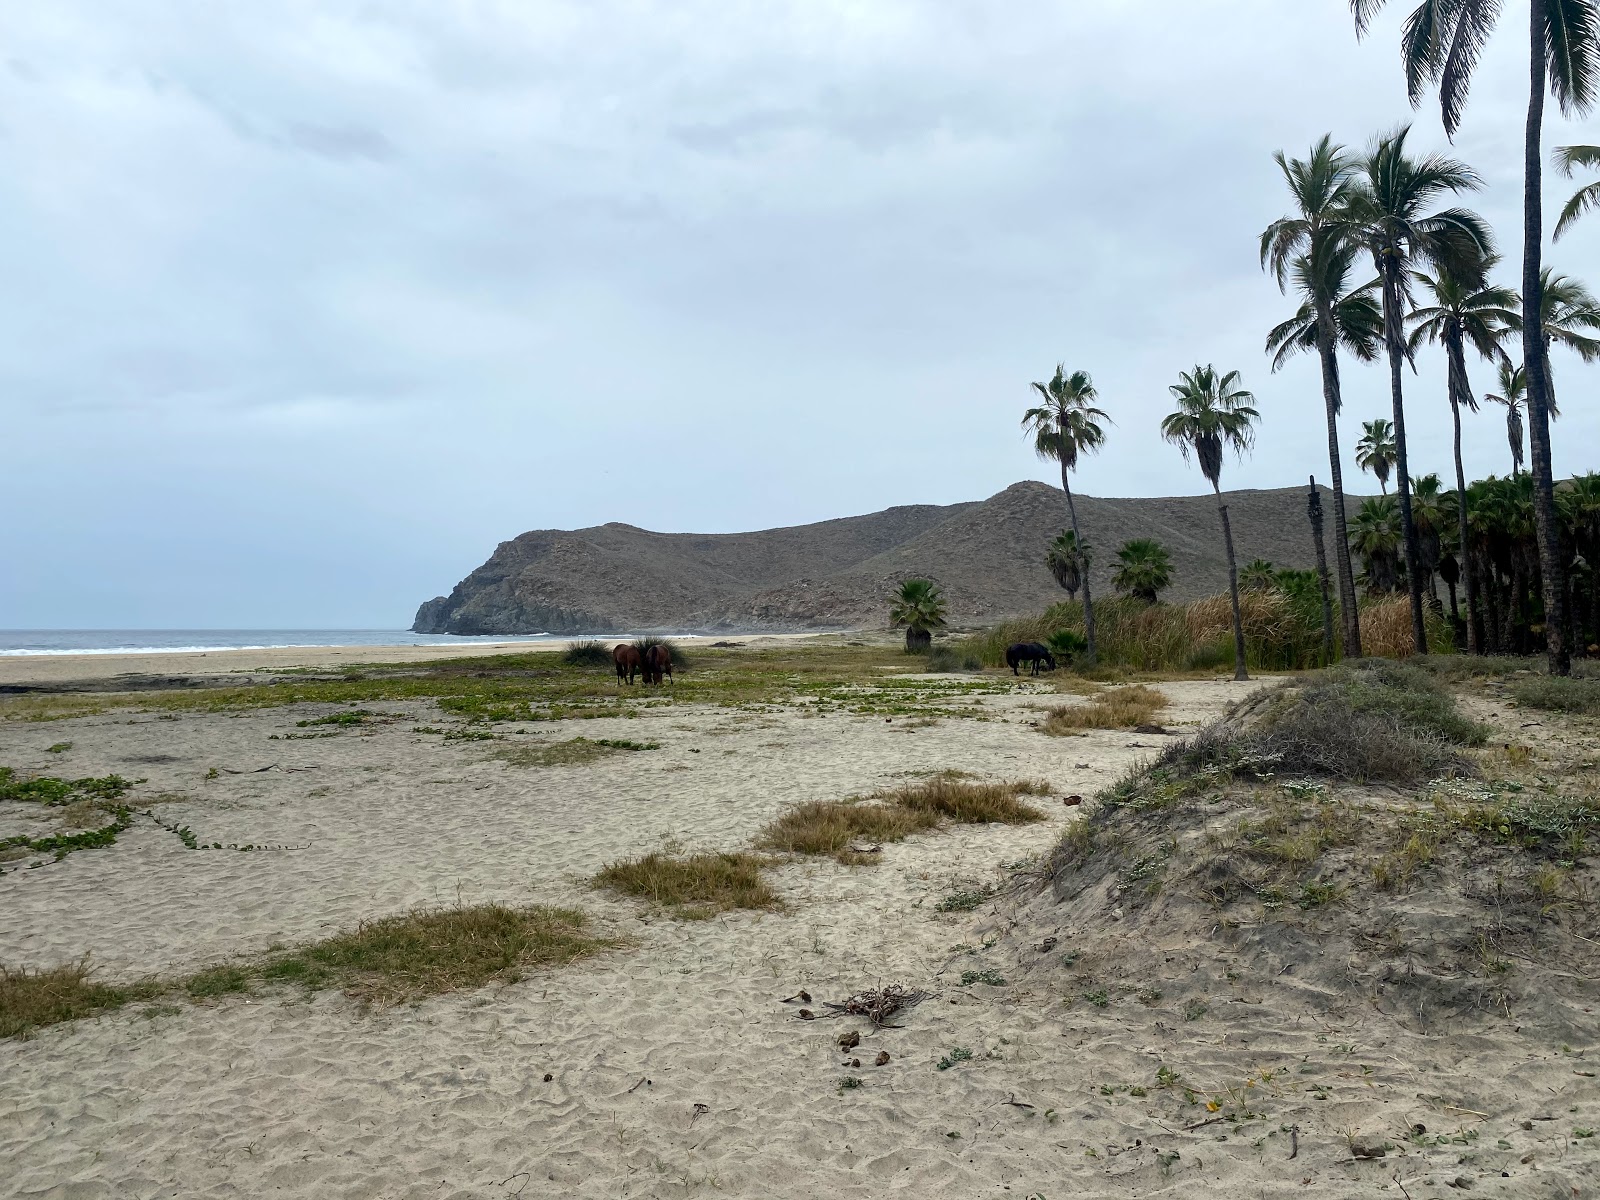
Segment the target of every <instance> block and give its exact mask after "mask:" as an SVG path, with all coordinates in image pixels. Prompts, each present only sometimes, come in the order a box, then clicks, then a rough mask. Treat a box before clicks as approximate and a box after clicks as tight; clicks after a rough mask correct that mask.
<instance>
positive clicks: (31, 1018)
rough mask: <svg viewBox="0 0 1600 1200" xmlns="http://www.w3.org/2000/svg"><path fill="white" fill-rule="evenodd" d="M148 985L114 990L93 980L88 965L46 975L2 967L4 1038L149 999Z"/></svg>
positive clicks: (0, 1031) (0, 998) (0, 1005)
mask: <svg viewBox="0 0 1600 1200" xmlns="http://www.w3.org/2000/svg"><path fill="white" fill-rule="evenodd" d="M157 990H158V989H157V988H156V987H155V986H154V985H152V984H148V983H141V984H133V985H128V986H123V987H113V986H110V985H107V984H102V983H95V982H93V981H91V980H90V978H89V964H88V963H87V962H77V963H72V964H70V965H68V966H62V967H51V968H48V969H46V970H42V971H29V970H27V969H26V968H24V969H20V970H15V971H13V970H10V969H8V968H6V967H3V966H0V1038H13V1037H27V1036H28V1035H29V1034H30V1033H32V1032H33V1031H34V1030H36V1029H42V1028H44V1027H45V1026H47V1025H57V1024H60V1023H61V1022H62V1021H75V1020H77V1019H79V1018H80V1017H92V1016H95V1015H96V1014H98V1013H103V1012H109V1011H111V1010H113V1009H117V1008H121V1007H122V1006H123V1005H124V1004H127V1003H129V1002H130V1001H133V1000H142V999H148V998H149V997H150V996H152V995H154V994H156V991H157Z"/></svg>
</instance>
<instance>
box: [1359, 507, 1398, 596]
mask: <svg viewBox="0 0 1600 1200" xmlns="http://www.w3.org/2000/svg"><path fill="white" fill-rule="evenodd" d="M1400 543H1401V534H1400V510H1399V509H1398V508H1397V507H1396V506H1395V502H1394V497H1393V496H1372V497H1370V498H1368V499H1366V500H1363V501H1362V502H1361V508H1360V509H1359V510H1358V511H1357V512H1356V516H1355V520H1353V521H1351V522H1350V545H1351V547H1352V548H1353V549H1354V550H1355V552H1356V553H1357V554H1359V555H1360V556H1361V559H1362V562H1363V563H1364V564H1365V566H1364V570H1365V573H1366V583H1367V591H1368V592H1392V591H1394V590H1395V589H1396V588H1397V587H1398V586H1399V584H1400Z"/></svg>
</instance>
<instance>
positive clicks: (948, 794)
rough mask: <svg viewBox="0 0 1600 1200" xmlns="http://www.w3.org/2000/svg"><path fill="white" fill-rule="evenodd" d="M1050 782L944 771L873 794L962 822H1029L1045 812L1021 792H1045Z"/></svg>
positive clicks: (1040, 818) (1035, 793) (904, 805)
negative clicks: (1004, 779) (985, 778)
mask: <svg viewBox="0 0 1600 1200" xmlns="http://www.w3.org/2000/svg"><path fill="white" fill-rule="evenodd" d="M1049 792H1050V785H1049V784H1047V783H1044V782H1042V781H1038V780H1022V781H1019V782H1015V783H984V782H975V781H973V780H969V779H964V778H962V777H960V776H959V775H956V774H955V773H953V772H949V771H941V772H940V773H939V774H937V775H934V776H932V777H930V778H928V779H923V780H918V781H917V782H915V783H907V784H902V785H901V786H900V787H897V788H891V789H889V790H888V791H884V792H878V793H877V794H876V795H875V796H874V797H873V798H874V799H880V800H884V801H887V802H888V803H890V804H894V805H898V806H899V807H901V808H906V809H910V810H911V811H912V812H918V813H931V814H933V815H934V816H936V817H942V818H944V819H946V820H949V821H954V822H956V823H957V824H960V825H984V824H988V823H990V822H998V823H1000V824H1003V825H1027V824H1031V823H1032V822H1034V821H1042V820H1044V819H1045V815H1044V814H1043V813H1042V812H1040V811H1039V810H1038V809H1037V808H1035V807H1034V806H1033V805H1031V804H1027V803H1024V802H1023V801H1022V800H1021V799H1019V797H1021V796H1044V795H1048V794H1049Z"/></svg>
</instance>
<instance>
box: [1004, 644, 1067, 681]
mask: <svg viewBox="0 0 1600 1200" xmlns="http://www.w3.org/2000/svg"><path fill="white" fill-rule="evenodd" d="M1022 663H1030V664H1032V667H1033V670H1032V671H1031V672H1030V673H1031V674H1034V675H1037V674H1038V673H1039V667H1040V666H1041V664H1042V665H1043V666H1044V668H1045V670H1047V671H1054V670H1055V669H1056V660H1055V655H1053V654H1051V653H1050V648H1049V647H1048V646H1043V645H1040V644H1039V643H1038V642H1015V643H1013V644H1012V645H1010V646H1007V647H1006V666H1008V667H1010V668H1011V673H1012V674H1013V675H1019V674H1021V672H1019V671H1018V670H1017V667H1018V666H1020V665H1021V664H1022Z"/></svg>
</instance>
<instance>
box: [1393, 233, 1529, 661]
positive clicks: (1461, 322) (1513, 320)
mask: <svg viewBox="0 0 1600 1200" xmlns="http://www.w3.org/2000/svg"><path fill="white" fill-rule="evenodd" d="M1498 262H1499V259H1498V258H1495V257H1490V258H1489V259H1487V260H1486V261H1484V262H1482V263H1480V264H1479V265H1478V268H1477V269H1476V270H1474V271H1472V272H1471V273H1470V274H1469V275H1468V276H1466V277H1463V276H1462V275H1461V274H1459V273H1458V272H1455V271H1452V270H1449V269H1444V270H1440V271H1439V272H1438V273H1437V274H1435V275H1429V274H1427V273H1426V272H1424V271H1417V272H1415V273H1414V275H1415V278H1416V281H1417V283H1419V284H1420V285H1421V286H1422V288H1423V290H1424V291H1426V292H1427V293H1429V295H1430V297H1431V299H1432V301H1433V303H1432V304H1425V305H1422V306H1420V307H1418V308H1414V309H1412V310H1411V314H1410V320H1411V340H1410V343H1409V351H1410V353H1412V354H1413V355H1415V353H1416V349H1417V347H1418V346H1419V345H1421V344H1422V343H1423V342H1424V341H1429V342H1436V343H1438V344H1439V345H1441V346H1443V347H1444V353H1445V364H1446V372H1447V373H1446V380H1445V384H1446V386H1445V394H1446V395H1447V396H1448V397H1449V400H1450V421H1451V425H1452V428H1453V430H1454V437H1455V441H1454V443H1453V445H1454V449H1455V461H1456V497H1457V503H1456V506H1455V508H1456V525H1457V528H1456V545H1457V547H1458V551H1457V552H1458V553H1459V554H1460V556H1461V559H1462V561H1465V558H1466V553H1467V505H1466V495H1467V473H1466V471H1465V469H1463V467H1462V464H1461V409H1462V406H1463V405H1465V406H1466V408H1467V409H1468V410H1470V411H1472V412H1477V411H1478V401H1477V399H1476V398H1475V397H1474V396H1473V394H1472V385H1471V383H1469V382H1468V380H1467V343H1468V342H1470V343H1472V348H1473V349H1474V350H1476V351H1477V352H1478V354H1479V355H1480V356H1481V357H1483V358H1487V359H1491V360H1494V361H1497V362H1503V361H1504V360H1505V351H1504V350H1502V349H1501V348H1500V342H1501V340H1502V339H1503V338H1504V337H1505V335H1506V333H1507V332H1508V331H1509V330H1511V329H1514V328H1516V326H1517V324H1518V322H1519V318H1518V316H1517V313H1516V304H1517V294H1516V293H1515V292H1513V291H1512V290H1511V289H1510V288H1502V287H1491V286H1489V285H1487V284H1480V283H1479V282H1478V280H1480V279H1481V278H1482V277H1483V276H1484V275H1487V274H1488V273H1489V272H1490V271H1491V270H1493V269H1494V267H1495V265H1496V264H1497V263H1498ZM1466 585H1467V586H1466V590H1467V650H1468V652H1469V653H1472V654H1476V653H1478V638H1477V634H1476V633H1475V632H1474V631H1475V630H1476V629H1477V623H1478V616H1479V614H1478V592H1477V588H1476V587H1474V586H1473V581H1472V573H1471V572H1470V571H1469V572H1467V575H1466ZM1450 596H1451V603H1452V605H1453V604H1454V602H1455V585H1454V584H1453V583H1452V584H1451V585H1450Z"/></svg>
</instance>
